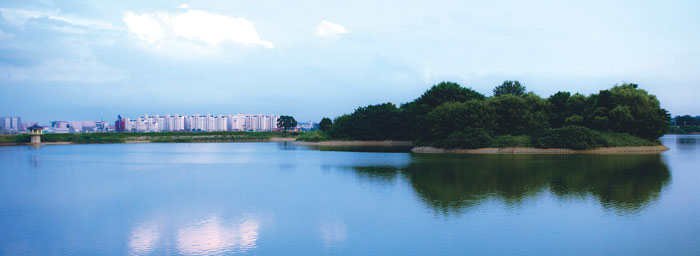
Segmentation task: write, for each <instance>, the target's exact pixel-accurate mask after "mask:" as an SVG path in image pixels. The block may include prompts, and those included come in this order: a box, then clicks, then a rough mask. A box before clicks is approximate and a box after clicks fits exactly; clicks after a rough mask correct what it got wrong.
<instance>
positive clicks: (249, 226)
mask: <svg viewBox="0 0 700 256" xmlns="http://www.w3.org/2000/svg"><path fill="white" fill-rule="evenodd" d="M259 228H260V225H259V224H258V222H257V221H256V220H255V219H244V220H241V221H239V222H238V223H231V222H226V221H222V220H220V219H219V218H218V217H217V216H214V215H212V216H209V217H207V218H205V219H204V220H201V221H199V222H196V223H192V224H190V225H186V226H184V227H181V228H180V229H178V231H177V249H178V251H179V253H181V254H185V255H212V254H221V253H236V252H244V251H247V250H250V249H252V248H255V247H256V244H255V243H256V241H257V240H258V229H259Z"/></svg>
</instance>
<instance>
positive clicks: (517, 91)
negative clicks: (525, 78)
mask: <svg viewBox="0 0 700 256" xmlns="http://www.w3.org/2000/svg"><path fill="white" fill-rule="evenodd" d="M506 94H512V95H515V96H520V95H523V94H525V86H522V85H520V82H518V81H517V80H516V81H510V80H506V81H503V84H501V85H499V86H496V88H494V89H493V96H494V97H498V96H501V95H506Z"/></svg>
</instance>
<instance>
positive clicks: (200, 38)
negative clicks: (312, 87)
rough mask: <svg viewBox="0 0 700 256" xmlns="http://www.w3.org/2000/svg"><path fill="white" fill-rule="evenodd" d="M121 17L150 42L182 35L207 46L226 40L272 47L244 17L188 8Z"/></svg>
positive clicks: (129, 13)
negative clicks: (170, 11) (176, 12)
mask: <svg viewBox="0 0 700 256" xmlns="http://www.w3.org/2000/svg"><path fill="white" fill-rule="evenodd" d="M123 20H124V22H125V23H126V25H127V27H128V29H129V31H130V32H131V33H133V34H134V35H136V36H137V37H139V38H140V39H141V40H143V41H146V42H148V43H150V44H161V43H166V44H167V42H165V41H173V40H183V39H185V40H190V41H195V42H203V43H206V44H207V45H210V46H217V45H219V44H221V43H222V42H226V41H230V42H233V43H236V44H240V45H247V46H262V47H265V48H272V47H273V45H272V43H270V42H268V41H265V40H262V39H260V37H259V36H258V33H257V31H256V30H255V26H254V25H253V23H252V22H250V21H249V20H247V19H245V18H235V17H230V16H226V15H220V14H213V13H209V12H205V11H200V10H188V11H187V12H184V13H178V14H169V13H164V12H156V13H144V14H140V15H139V14H135V13H133V12H127V13H126V14H125V15H124V17H123Z"/></svg>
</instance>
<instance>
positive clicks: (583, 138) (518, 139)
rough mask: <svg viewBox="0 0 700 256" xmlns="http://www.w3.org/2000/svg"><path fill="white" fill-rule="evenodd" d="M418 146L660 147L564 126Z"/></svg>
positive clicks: (457, 136) (474, 134)
mask: <svg viewBox="0 0 700 256" xmlns="http://www.w3.org/2000/svg"><path fill="white" fill-rule="evenodd" d="M416 145H418V146H432V147H437V148H445V149H455V148H463V149H474V148H507V147H523V148H565V149H579V150H580V149H593V148H604V147H643V146H657V145H661V143H660V142H659V141H658V140H647V139H643V138H640V137H636V136H633V135H630V134H627V133H616V132H609V131H608V132H601V131H596V130H592V129H588V128H586V127H582V126H565V127H562V128H557V129H547V130H545V131H542V132H539V133H537V134H534V135H518V136H513V135H500V136H493V137H492V136H490V134H488V133H486V132H484V131H480V130H472V131H469V132H464V133H462V132H458V133H452V134H450V135H449V136H447V138H446V139H443V140H435V141H417V142H416Z"/></svg>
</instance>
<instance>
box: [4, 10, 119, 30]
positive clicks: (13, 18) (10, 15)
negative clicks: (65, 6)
mask: <svg viewBox="0 0 700 256" xmlns="http://www.w3.org/2000/svg"><path fill="white" fill-rule="evenodd" d="M0 14H2V17H3V19H4V20H5V21H7V23H9V24H11V25H14V26H18V27H24V26H25V24H26V23H27V22H28V21H29V20H32V19H48V20H52V21H58V22H60V23H63V24H67V25H70V26H76V27H84V28H92V29H99V30H118V29H117V28H115V27H114V26H113V25H112V24H111V23H109V22H104V21H101V20H95V19H85V18H78V17H72V16H69V15H61V14H60V13H58V12H42V11H30V10H24V9H7V8H0ZM56 27H60V26H49V28H56Z"/></svg>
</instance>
